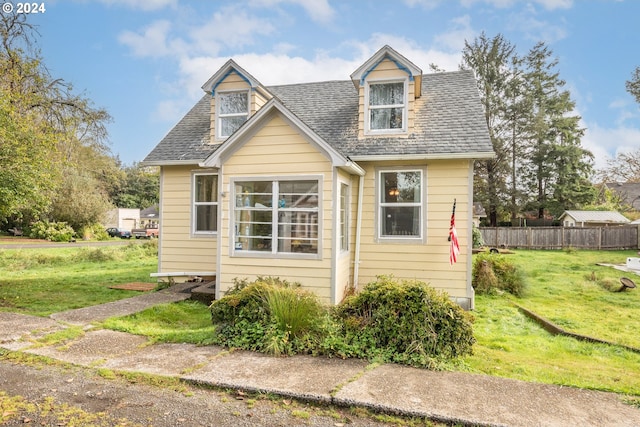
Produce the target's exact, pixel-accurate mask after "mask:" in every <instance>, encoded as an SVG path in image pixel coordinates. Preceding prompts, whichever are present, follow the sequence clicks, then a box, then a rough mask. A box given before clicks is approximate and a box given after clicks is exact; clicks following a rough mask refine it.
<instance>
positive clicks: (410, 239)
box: [374, 166, 427, 244]
mask: <svg viewBox="0 0 640 427" xmlns="http://www.w3.org/2000/svg"><path fill="white" fill-rule="evenodd" d="M375 172H376V175H375V183H374V184H375V197H376V202H375V209H376V211H375V233H376V237H375V239H376V243H402V244H424V243H426V239H427V238H426V235H427V184H426V182H427V168H426V167H424V166H398V167H381V168H376V171H375ZM390 172H396V173H397V172H420V185H421V188H420V203H419V208H420V219H419V224H420V229H419V235H418V236H386V235H383V234H382V213H381V212H382V207H383V206H388V204H385V203H382V202H381V196H382V174H384V173H390ZM415 205H417V204H415Z"/></svg>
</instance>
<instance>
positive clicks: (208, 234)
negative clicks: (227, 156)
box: [190, 171, 220, 237]
mask: <svg viewBox="0 0 640 427" xmlns="http://www.w3.org/2000/svg"><path fill="white" fill-rule="evenodd" d="M208 175H215V176H216V177H217V179H216V181H217V182H216V184H217V188H216V201H215V202H196V181H197V177H199V176H208ZM196 206H215V209H216V224H215V227H216V229H215V230H213V231H203V230H197V229H196V227H197V224H198V219H197V211H198V210H197V209H196ZM190 228H191V237H214V236H217V235H218V230H219V229H220V174H219V173H218V172H214V171H193V172H192V173H191V227H190Z"/></svg>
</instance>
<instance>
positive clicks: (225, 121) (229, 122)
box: [219, 116, 247, 136]
mask: <svg viewBox="0 0 640 427" xmlns="http://www.w3.org/2000/svg"><path fill="white" fill-rule="evenodd" d="M246 120H247V116H234V117H220V121H219V122H220V136H229V135H231V134H232V133H234V132H235V131H236V130H238V128H239V127H240V126H242V124H243V123H244V122H245V121H246Z"/></svg>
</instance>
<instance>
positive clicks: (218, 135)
mask: <svg viewBox="0 0 640 427" xmlns="http://www.w3.org/2000/svg"><path fill="white" fill-rule="evenodd" d="M230 93H245V94H246V95H247V112H246V114H245V113H227V114H222V113H221V112H220V105H221V103H220V102H218V101H219V100H220V98H216V139H218V140H223V139H227V138H229V137H230V136H231V135H222V119H224V118H229V117H241V116H245V117H246V119H245V121H247V120H249V115H250V112H251V91H250V90H249V89H239V90H235V89H230V90H224V91H218V92H216V97H217V96H218V95H221V96H222V95H228V94H230ZM232 134H233V132H232Z"/></svg>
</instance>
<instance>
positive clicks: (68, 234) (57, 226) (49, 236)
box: [29, 221, 75, 242]
mask: <svg viewBox="0 0 640 427" xmlns="http://www.w3.org/2000/svg"><path fill="white" fill-rule="evenodd" d="M74 234H75V232H74V231H73V228H71V227H70V226H69V225H68V224H67V223H66V222H49V221H37V222H35V223H33V224H32V225H31V227H30V231H29V237H32V238H34V239H45V240H50V241H52V242H68V241H70V240H71V239H72V238H73V235H74Z"/></svg>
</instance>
